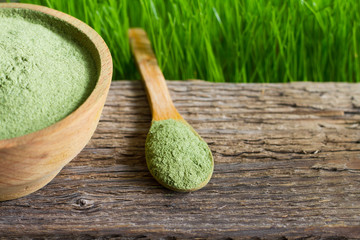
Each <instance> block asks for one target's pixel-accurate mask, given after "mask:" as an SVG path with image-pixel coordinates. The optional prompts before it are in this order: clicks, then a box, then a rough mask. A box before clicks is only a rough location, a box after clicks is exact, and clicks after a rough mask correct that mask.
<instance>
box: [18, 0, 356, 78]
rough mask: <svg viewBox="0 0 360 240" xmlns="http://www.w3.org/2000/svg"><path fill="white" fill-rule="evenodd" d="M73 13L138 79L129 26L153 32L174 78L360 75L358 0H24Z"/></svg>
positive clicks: (120, 74) (122, 73)
mask: <svg viewBox="0 0 360 240" xmlns="http://www.w3.org/2000/svg"><path fill="white" fill-rule="evenodd" d="M20 1H21V2H24V3H33V4H40V5H45V6H48V7H51V8H54V9H57V10H60V11H63V12H66V13H68V14H70V15H73V16H75V17H77V18H79V19H81V20H83V21H84V22H86V23H88V24H89V25H90V26H92V27H93V28H94V29H95V30H96V31H97V32H98V33H99V34H100V35H101V36H102V37H103V38H104V40H105V41H106V43H107V44H108V46H109V48H110V50H111V53H112V56H113V59H114V67H115V72H114V79H115V80H119V79H139V75H138V73H137V70H136V67H135V64H134V62H133V59H132V56H131V52H130V49H129V43H128V37H127V30H128V28H129V27H142V28H145V30H146V31H147V32H148V34H149V36H150V39H151V41H152V44H153V48H154V50H155V53H156V56H157V58H158V61H159V64H160V67H161V69H162V70H163V72H164V75H165V77H166V78H167V79H204V80H208V81H214V82H290V81H317V82H323V81H339V82H360V59H359V48H360V1H359V0H237V1H235V0H20Z"/></svg>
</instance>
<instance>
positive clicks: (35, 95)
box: [0, 9, 97, 139]
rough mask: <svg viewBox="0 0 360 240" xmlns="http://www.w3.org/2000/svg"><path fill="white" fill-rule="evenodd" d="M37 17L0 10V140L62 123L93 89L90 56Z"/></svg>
mask: <svg viewBox="0 0 360 240" xmlns="http://www.w3.org/2000/svg"><path fill="white" fill-rule="evenodd" d="M40 15H41V13H38V12H33V11H30V10H19V9H0V139H7V138H12V137H16V136H21V135H24V134H27V133H31V132H34V131H37V130H40V129H42V128H45V127H48V126H50V125H52V124H53V123H55V122H57V121H59V120H61V119H63V118H64V117H66V116H67V115H69V114H70V113H71V112H73V111H74V110H75V109H76V108H78V107H79V106H80V105H81V104H82V103H83V102H84V101H85V99H86V98H87V97H88V96H89V95H90V93H91V91H92V90H93V88H94V86H95V84H96V79H97V71H96V68H95V63H94V61H93V59H92V58H91V56H90V54H89V53H88V52H87V51H85V50H84V49H83V48H82V47H80V45H79V44H78V43H76V42H75V41H74V40H73V39H72V38H71V37H68V36H66V35H65V34H63V33H62V32H61V31H60V30H58V29H57V28H56V27H54V26H53V25H54V22H52V23H48V22H46V21H44V19H46V18H45V17H44V16H42V17H41V16H40ZM42 15H44V14H42ZM38 16H40V17H38ZM59 29H60V28H59Z"/></svg>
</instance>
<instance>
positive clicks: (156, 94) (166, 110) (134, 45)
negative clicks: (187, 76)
mask: <svg viewBox="0 0 360 240" xmlns="http://www.w3.org/2000/svg"><path fill="white" fill-rule="evenodd" d="M129 39H130V45H131V49H132V52H133V54H134V56H135V60H136V63H137V65H138V68H139V70H140V73H141V76H142V80H143V83H144V85H145V88H146V93H147V97H148V101H149V105H150V108H151V112H152V121H160V120H167V119H174V120H177V121H180V122H182V123H184V124H186V125H187V126H189V128H190V129H191V130H192V131H193V132H194V133H195V135H196V136H198V137H199V138H200V139H201V140H202V141H204V140H203V139H202V138H201V137H200V136H199V134H198V133H197V132H196V131H195V130H194V129H193V128H192V127H191V126H190V125H189V124H188V123H187V122H186V121H185V120H184V118H183V117H182V116H181V115H180V114H179V112H178V111H177V110H176V108H175V106H174V104H173V101H172V100H171V97H170V93H169V90H168V88H167V86H166V82H165V78H164V75H163V74H162V72H161V70H160V68H159V66H158V63H157V60H156V57H155V54H154V52H153V51H152V48H151V43H150V41H149V39H148V37H147V35H146V32H145V31H144V30H143V29H138V28H133V29H130V30H129ZM209 152H210V153H211V151H210V149H209ZM211 165H212V166H211V172H210V174H209V176H208V177H207V178H206V179H205V181H203V182H202V183H201V184H200V185H198V186H197V187H196V188H193V189H179V188H174V187H173V186H169V185H168V184H166V183H164V182H163V181H161V179H158V178H157V177H156V176H154V174H153V176H154V178H155V179H156V180H157V181H158V182H159V183H160V184H162V185H163V186H165V187H167V188H169V189H171V190H174V191H179V192H191V191H195V190H198V189H200V188H202V187H204V186H205V185H206V184H207V183H208V182H209V180H210V178H211V176H212V173H213V170H214V159H213V156H212V155H211ZM148 166H149V165H148ZM149 170H150V172H152V171H151V169H149Z"/></svg>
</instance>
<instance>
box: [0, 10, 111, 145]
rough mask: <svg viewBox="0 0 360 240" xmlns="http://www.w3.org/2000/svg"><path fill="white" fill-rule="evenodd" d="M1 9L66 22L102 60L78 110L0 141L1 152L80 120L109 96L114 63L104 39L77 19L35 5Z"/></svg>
mask: <svg viewBox="0 0 360 240" xmlns="http://www.w3.org/2000/svg"><path fill="white" fill-rule="evenodd" d="M0 8H18V9H29V10H32V11H37V12H41V13H45V14H47V15H50V16H52V17H55V18H58V19H60V20H62V21H64V22H66V23H67V24H70V25H71V26H72V27H74V28H76V29H78V30H80V32H81V33H82V34H84V35H86V36H87V37H88V38H89V40H90V41H91V42H92V43H93V44H94V46H95V49H96V50H97V52H98V54H99V58H100V69H99V76H98V78H97V82H96V85H95V87H94V89H93V91H92V92H91V94H90V95H89V96H88V97H87V99H86V100H85V101H84V102H83V103H82V104H81V105H80V106H79V107H78V108H77V109H75V110H74V111H73V112H71V113H70V114H69V115H67V116H66V117H65V118H63V119H62V120H60V121H58V122H55V123H53V124H52V125H50V126H48V127H45V128H43V129H40V130H37V131H35V132H31V133H28V134H25V135H21V136H18V137H13V138H8V139H2V140H0V150H1V149H4V148H10V147H13V146H18V145H22V144H25V143H27V142H29V141H32V140H35V139H36V138H37V137H40V136H46V135H49V134H50V133H53V132H57V131H59V130H61V129H62V128H64V126H67V125H69V124H70V123H71V122H73V121H74V120H75V119H77V118H79V117H80V116H81V115H82V113H83V112H86V111H88V110H90V109H91V107H92V106H94V105H96V103H97V102H99V101H100V99H101V97H102V96H103V95H104V94H107V90H108V89H109V87H110V84H111V80H112V73H113V63H112V57H111V53H110V50H109V48H108V46H107V45H106V43H105V41H104V40H103V39H102V37H101V36H100V35H99V34H98V33H97V32H96V31H95V30H94V29H93V28H91V27H90V26H88V25H87V24H86V23H84V22H82V21H81V20H79V19H77V18H75V17H72V16H70V15H68V14H66V13H63V12H60V11H57V10H55V9H51V8H48V7H44V6H40V5H35V4H26V3H0Z"/></svg>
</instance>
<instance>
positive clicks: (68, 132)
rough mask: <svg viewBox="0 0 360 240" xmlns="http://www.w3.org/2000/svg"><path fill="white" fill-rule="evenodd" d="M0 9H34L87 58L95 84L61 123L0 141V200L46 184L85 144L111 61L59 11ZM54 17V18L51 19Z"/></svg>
mask: <svg viewBox="0 0 360 240" xmlns="http://www.w3.org/2000/svg"><path fill="white" fill-rule="evenodd" d="M0 8H21V9H30V10H33V11H37V12H38V14H39V16H40V17H42V18H46V17H48V18H49V19H50V18H51V19H53V20H52V23H54V22H55V24H56V25H57V24H59V27H61V31H63V32H65V33H66V34H71V35H72V36H73V37H74V38H75V39H76V41H78V42H79V43H80V44H81V45H82V46H84V47H85V48H86V49H87V50H88V51H89V53H90V54H91V55H92V57H93V59H94V61H95V63H96V67H97V69H98V81H97V84H96V86H95V88H94V90H93V92H92V93H91V94H90V96H89V97H88V99H87V100H86V101H85V102H84V103H83V104H82V105H81V106H80V107H79V108H78V109H77V110H75V111H74V112H73V113H71V114H70V115H68V116H67V117H66V118H64V119H63V120H61V121H59V122H57V123H55V124H53V125H51V126H49V127H47V128H45V129H42V130H39V131H36V132H33V133H30V134H27V135H24V136H20V137H15V138H11V139H5V140H0V201H4V200H10V199H15V198H19V197H22V196H25V195H27V194H30V193H32V192H34V191H36V190H38V189H40V188H41V187H43V186H45V185H46V184H47V183H49V182H50V181H51V180H52V179H53V178H54V177H55V176H56V175H57V174H58V173H59V172H60V170H61V169H62V168H63V167H64V166H65V165H66V164H67V163H69V162H70V161H71V160H72V159H73V158H74V157H75V156H76V155H77V154H78V153H79V152H80V151H81V150H82V149H83V148H84V147H85V145H86V144H87V143H88V141H89V140H90V138H91V136H92V134H93V133H94V131H95V129H96V126H97V124H98V122H99V118H100V115H101V112H102V109H103V107H104V104H105V100H106V96H107V94H108V91H109V88H110V83H111V78H112V71H113V69H112V68H113V67H112V66H113V65H112V59H111V55H110V52H109V49H108V47H107V46H106V44H105V42H104V40H103V39H102V38H101V37H100V36H99V35H98V34H97V33H96V32H95V30H93V29H92V28H90V27H89V26H88V25H86V24H85V23H83V22H81V21H80V20H78V19H76V18H74V17H71V16H69V15H67V14H64V13H62V12H59V11H56V10H53V9H50V8H46V7H42V6H37V5H31V4H18V3H1V4H0ZM51 16H53V17H55V20H54V18H53V17H51Z"/></svg>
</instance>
